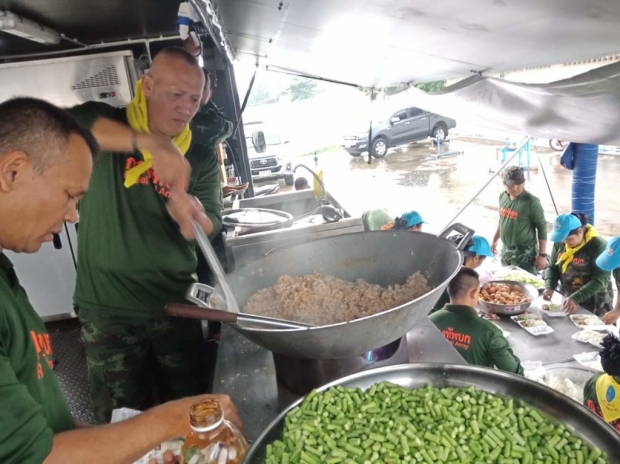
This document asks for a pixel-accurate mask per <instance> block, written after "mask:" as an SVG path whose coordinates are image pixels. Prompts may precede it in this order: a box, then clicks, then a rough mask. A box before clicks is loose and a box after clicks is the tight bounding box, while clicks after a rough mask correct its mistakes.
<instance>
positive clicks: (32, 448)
mask: <svg viewBox="0 0 620 464" xmlns="http://www.w3.org/2000/svg"><path fill="white" fill-rule="evenodd" d="M0 391H1V393H0V410H1V411H2V413H1V414H0V462H2V463H36V462H43V461H44V460H45V458H46V457H47V456H48V455H49V453H50V452H51V450H52V444H53V441H54V434H56V433H60V432H64V431H67V430H71V429H73V428H74V423H73V419H72V417H71V412H70V410H69V406H68V405H67V402H66V400H65V397H64V395H63V393H62V390H61V389H60V385H59V384H58V380H57V379H56V374H55V373H54V371H53V353H52V346H51V344H50V337H49V335H48V333H47V330H46V329H45V324H43V321H42V320H41V318H40V317H39V316H38V315H37V313H36V312H35V310H34V309H33V308H32V306H31V305H30V302H29V301H28V296H27V295H26V292H25V291H24V289H23V288H22V286H21V285H20V284H19V280H18V279H17V275H16V274H15V271H14V269H13V265H12V264H11V262H10V261H9V259H8V258H7V257H6V256H5V255H4V254H2V253H0Z"/></svg>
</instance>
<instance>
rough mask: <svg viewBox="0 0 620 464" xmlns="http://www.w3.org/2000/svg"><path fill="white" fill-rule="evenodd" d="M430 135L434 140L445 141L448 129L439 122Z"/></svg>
mask: <svg viewBox="0 0 620 464" xmlns="http://www.w3.org/2000/svg"><path fill="white" fill-rule="evenodd" d="M431 135H432V136H433V137H434V138H436V139H439V140H445V139H446V137H448V128H447V127H446V125H445V124H444V123H442V122H440V123H439V124H437V125H436V126H435V127H434V128H433V133H432V134H431Z"/></svg>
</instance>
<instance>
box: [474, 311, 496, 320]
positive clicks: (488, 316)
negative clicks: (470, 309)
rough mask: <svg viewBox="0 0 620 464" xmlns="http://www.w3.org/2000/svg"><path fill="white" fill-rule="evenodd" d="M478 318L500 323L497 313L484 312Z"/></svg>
mask: <svg viewBox="0 0 620 464" xmlns="http://www.w3.org/2000/svg"><path fill="white" fill-rule="evenodd" d="M478 316H480V317H481V318H482V319H486V320H487V321H491V322H492V321H499V316H498V315H497V314H495V313H485V312H483V311H480V312H479V313H478Z"/></svg>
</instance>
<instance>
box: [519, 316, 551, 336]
mask: <svg viewBox="0 0 620 464" xmlns="http://www.w3.org/2000/svg"><path fill="white" fill-rule="evenodd" d="M516 322H517V324H519V326H520V327H521V328H522V329H525V330H527V331H528V332H529V333H530V334H532V335H534V336H535V337H538V336H539V335H548V334H550V333H553V332H555V330H553V327H551V326H549V325H547V323H546V322H545V321H543V320H542V319H527V320H525V321H516Z"/></svg>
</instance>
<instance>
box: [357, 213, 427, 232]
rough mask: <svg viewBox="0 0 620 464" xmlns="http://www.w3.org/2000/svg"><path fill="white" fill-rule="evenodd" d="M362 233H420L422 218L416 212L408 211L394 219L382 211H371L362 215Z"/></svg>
mask: <svg viewBox="0 0 620 464" xmlns="http://www.w3.org/2000/svg"><path fill="white" fill-rule="evenodd" d="M362 223H363V224H364V231H366V232H368V231H371V230H411V231H413V232H421V231H422V224H426V222H424V221H423V220H422V216H420V213H418V212H417V211H409V212H408V213H405V214H403V215H402V216H400V217H397V218H394V217H393V216H391V215H390V213H388V212H387V211H386V210H384V209H373V210H370V211H366V212H365V213H364V214H362Z"/></svg>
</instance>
